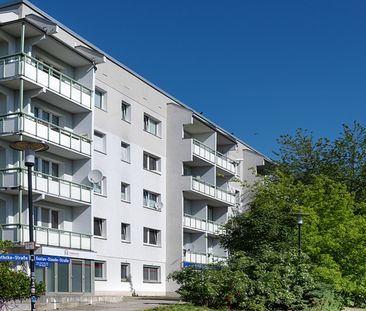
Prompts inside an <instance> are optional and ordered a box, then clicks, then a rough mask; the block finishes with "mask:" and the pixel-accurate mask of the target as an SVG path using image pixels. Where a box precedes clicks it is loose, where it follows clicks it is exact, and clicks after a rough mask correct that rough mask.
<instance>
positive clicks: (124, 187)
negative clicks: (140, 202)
mask: <svg viewBox="0 0 366 311" xmlns="http://www.w3.org/2000/svg"><path fill="white" fill-rule="evenodd" d="M121 200H122V201H126V202H130V185H129V184H125V183H123V182H121Z"/></svg>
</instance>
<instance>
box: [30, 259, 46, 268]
mask: <svg viewBox="0 0 366 311" xmlns="http://www.w3.org/2000/svg"><path fill="white" fill-rule="evenodd" d="M34 265H35V266H36V267H38V268H47V267H48V266H49V262H47V261H36V262H35V264H34Z"/></svg>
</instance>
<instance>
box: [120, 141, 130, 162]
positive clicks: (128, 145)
mask: <svg viewBox="0 0 366 311" xmlns="http://www.w3.org/2000/svg"><path fill="white" fill-rule="evenodd" d="M123 145H124V146H126V148H124V146H123ZM122 148H124V149H125V150H126V154H127V159H124V158H123V156H122V154H123V152H122V150H123V149H122ZM121 161H123V162H126V163H129V164H131V145H130V144H129V143H126V142H124V141H122V140H121Z"/></svg>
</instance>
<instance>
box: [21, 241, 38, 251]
mask: <svg viewBox="0 0 366 311" xmlns="http://www.w3.org/2000/svg"><path fill="white" fill-rule="evenodd" d="M35 246H36V243H34V242H24V247H25V249H27V250H31V249H33V250H34V249H35Z"/></svg>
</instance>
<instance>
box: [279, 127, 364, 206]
mask: <svg viewBox="0 0 366 311" xmlns="http://www.w3.org/2000/svg"><path fill="white" fill-rule="evenodd" d="M278 142H279V144H280V149H279V152H278V153H277V155H278V156H279V161H277V164H278V165H279V167H280V168H281V170H282V171H283V172H285V173H288V174H291V175H293V176H294V177H295V178H297V179H299V180H301V181H302V182H304V183H309V182H311V181H312V180H313V177H314V176H319V175H326V176H328V177H329V178H331V179H333V180H335V181H339V182H341V183H342V184H344V185H345V186H346V187H347V189H348V190H349V191H350V192H351V193H354V194H355V195H356V200H357V201H363V202H365V201H366V187H365V186H366V128H365V127H363V126H362V125H361V124H360V123H358V122H354V123H353V125H352V126H349V125H346V124H344V125H343V129H342V132H341V133H340V136H339V137H338V138H336V139H334V140H333V141H331V140H330V139H328V138H319V139H315V138H314V136H313V135H312V134H311V133H309V132H308V131H306V130H302V129H298V130H297V131H296V134H295V135H294V136H291V135H282V136H280V138H279V140H278Z"/></svg>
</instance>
